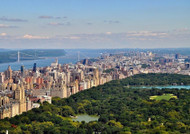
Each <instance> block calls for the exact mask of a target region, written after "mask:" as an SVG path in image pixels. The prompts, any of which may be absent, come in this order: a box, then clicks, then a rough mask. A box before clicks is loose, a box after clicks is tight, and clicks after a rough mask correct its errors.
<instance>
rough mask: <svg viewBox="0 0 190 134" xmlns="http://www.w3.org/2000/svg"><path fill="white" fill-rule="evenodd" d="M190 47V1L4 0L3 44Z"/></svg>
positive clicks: (0, 16) (0, 4)
mask: <svg viewBox="0 0 190 134" xmlns="http://www.w3.org/2000/svg"><path fill="white" fill-rule="evenodd" d="M160 47H161V48H163V47H190V0H1V1H0V48H160Z"/></svg>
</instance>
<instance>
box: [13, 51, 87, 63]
mask: <svg viewBox="0 0 190 134" xmlns="http://www.w3.org/2000/svg"><path fill="white" fill-rule="evenodd" d="M76 54H77V56H76V58H77V61H80V57H83V58H84V59H89V58H90V57H88V56H87V55H85V54H83V53H81V52H80V51H78V52H76ZM11 56H12V57H11V58H12V59H16V60H17V62H20V61H21V59H27V60H35V59H44V58H46V59H49V58H52V57H39V56H37V55H36V53H34V55H31V54H27V53H23V52H20V51H17V53H15V54H11ZM68 56H69V55H68Z"/></svg>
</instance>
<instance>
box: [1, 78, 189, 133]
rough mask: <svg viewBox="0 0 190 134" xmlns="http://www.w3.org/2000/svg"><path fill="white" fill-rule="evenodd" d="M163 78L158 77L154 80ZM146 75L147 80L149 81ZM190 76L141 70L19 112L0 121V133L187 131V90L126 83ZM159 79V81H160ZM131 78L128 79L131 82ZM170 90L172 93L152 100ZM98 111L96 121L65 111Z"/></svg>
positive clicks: (165, 81)
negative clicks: (141, 87)
mask: <svg viewBox="0 0 190 134" xmlns="http://www.w3.org/2000/svg"><path fill="white" fill-rule="evenodd" d="M158 78H162V79H160V80H159V79H158ZM150 80H151V81H150ZM189 80H190V77H189V76H183V75H173V74H146V75H145V74H141V75H136V76H133V77H130V78H126V79H123V80H116V81H112V82H109V83H107V84H104V85H102V86H98V87H94V88H91V89H89V90H85V91H82V92H79V93H77V94H75V95H72V96H71V97H69V98H67V99H60V98H54V99H53V104H48V103H44V104H43V106H41V107H40V108H39V109H33V110H31V111H29V112H27V113H24V114H22V115H20V116H16V117H14V118H11V119H4V120H2V121H0V132H4V131H5V130H6V129H9V132H10V133H19V132H20V133H21V132H23V133H34V134H35V133H36V134H37V133H55V134H59V133H65V134H66V133H72V134H73V133H80V134H83V133H84V134H85V133H89V134H91V133H93V132H95V133H98V132H101V133H103V134H112V133H122V134H130V133H138V134H163V133H168V134H180V133H190V90H186V89H181V90H179V89H162V90H160V89H139V88H138V89H135V88H130V87H129V88H128V87H127V86H126V85H142V83H143V82H144V83H146V85H152V83H154V84H155V85H159V84H161V85H163V84H164V85H170V84H172V83H173V81H175V83H181V82H183V83H186V84H187V85H190V81H189ZM160 81H164V83H163V82H160ZM132 83H133V84H132ZM163 94H173V95H175V96H176V97H177V98H171V99H170V100H169V101H167V100H151V99H150V97H151V96H156V95H157V96H161V95H163ZM79 113H87V114H90V115H99V116H100V118H99V121H98V122H97V121H93V122H89V123H85V122H82V123H79V122H73V121H72V120H71V118H70V115H72V116H75V115H77V114H79Z"/></svg>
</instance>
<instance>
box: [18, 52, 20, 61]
mask: <svg viewBox="0 0 190 134" xmlns="http://www.w3.org/2000/svg"><path fill="white" fill-rule="evenodd" d="M17 62H20V52H19V51H18V57H17Z"/></svg>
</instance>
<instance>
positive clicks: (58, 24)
mask: <svg viewBox="0 0 190 134" xmlns="http://www.w3.org/2000/svg"><path fill="white" fill-rule="evenodd" d="M48 25H51V26H62V25H65V24H64V23H60V22H50V23H48Z"/></svg>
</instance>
